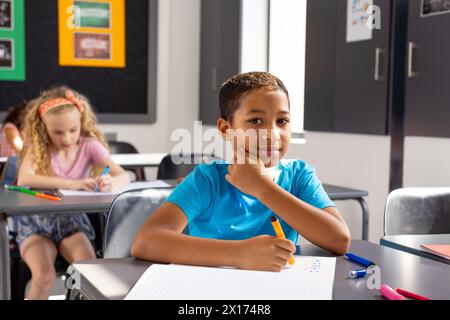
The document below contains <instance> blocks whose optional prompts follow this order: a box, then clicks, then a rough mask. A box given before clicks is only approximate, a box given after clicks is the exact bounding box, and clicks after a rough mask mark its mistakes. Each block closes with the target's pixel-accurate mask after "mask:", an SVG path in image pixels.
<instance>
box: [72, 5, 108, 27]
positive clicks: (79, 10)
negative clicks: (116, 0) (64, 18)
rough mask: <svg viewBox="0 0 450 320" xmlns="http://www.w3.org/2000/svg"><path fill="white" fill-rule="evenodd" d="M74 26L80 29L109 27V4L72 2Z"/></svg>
mask: <svg viewBox="0 0 450 320" xmlns="http://www.w3.org/2000/svg"><path fill="white" fill-rule="evenodd" d="M74 7H75V10H74V15H75V25H76V26H77V27H81V28H103V29H109V28H110V27H111V4H110V3H108V2H85V1H74Z"/></svg>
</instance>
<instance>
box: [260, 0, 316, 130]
mask: <svg viewBox="0 0 450 320" xmlns="http://www.w3.org/2000/svg"><path fill="white" fill-rule="evenodd" d="M306 10H307V0H270V4H269V57H268V61H269V63H268V65H269V68H268V69H269V72H270V73H272V74H274V75H276V76H277V77H279V78H280V79H281V80H282V81H283V83H284V84H285V85H286V87H287V88H288V90H289V95H290V99H291V124H292V132H293V133H296V135H294V137H299V136H300V135H299V134H300V133H302V132H303V114H304V113H303V105H304V100H305V52H306V51H305V49H306Z"/></svg>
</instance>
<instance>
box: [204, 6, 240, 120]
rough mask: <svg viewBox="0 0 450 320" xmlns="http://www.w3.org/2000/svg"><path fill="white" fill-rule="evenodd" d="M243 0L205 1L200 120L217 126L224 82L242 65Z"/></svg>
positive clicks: (237, 71)
mask: <svg viewBox="0 0 450 320" xmlns="http://www.w3.org/2000/svg"><path fill="white" fill-rule="evenodd" d="M241 15H242V6H241V0H203V1H202V2H201V57H200V60H201V67H200V119H201V120H202V121H203V123H204V124H209V125H215V124H216V121H217V118H218V117H219V90H220V86H221V84H222V83H223V82H224V81H225V80H227V79H228V78H230V77H232V76H233V75H235V74H237V73H239V71H240V69H241V67H240V65H241V58H240V57H241V48H240V44H241V42H240V39H241Z"/></svg>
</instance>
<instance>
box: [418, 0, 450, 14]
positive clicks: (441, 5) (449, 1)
mask: <svg viewBox="0 0 450 320" xmlns="http://www.w3.org/2000/svg"><path fill="white" fill-rule="evenodd" d="M445 13H450V0H422V12H421V15H422V17H429V16H434V15H437V14H445Z"/></svg>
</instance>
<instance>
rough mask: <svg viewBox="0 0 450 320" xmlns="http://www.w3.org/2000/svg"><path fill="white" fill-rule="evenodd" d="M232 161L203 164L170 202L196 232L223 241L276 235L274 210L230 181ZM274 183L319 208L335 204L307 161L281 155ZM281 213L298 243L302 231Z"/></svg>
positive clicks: (290, 236)
mask: <svg viewBox="0 0 450 320" xmlns="http://www.w3.org/2000/svg"><path fill="white" fill-rule="evenodd" d="M228 166H229V164H228V163H224V162H218V161H215V162H212V163H210V164H202V165H198V166H197V167H196V168H195V170H194V171H193V172H191V173H190V174H189V175H188V176H187V177H186V178H185V179H184V180H183V181H182V182H181V183H180V184H179V185H178V186H177V187H176V189H175V190H174V191H173V192H172V193H171V194H170V196H169V197H168V199H167V200H166V201H168V202H171V203H173V204H175V205H177V206H178V207H179V208H180V209H181V210H183V212H184V214H185V215H186V217H187V219H188V223H189V234H190V235H191V236H195V237H201V238H211V239H221V240H243V239H248V238H252V237H255V236H258V235H263V234H268V235H272V236H275V231H274V230H273V227H272V224H271V222H270V217H271V216H272V215H273V214H274V213H273V212H272V210H270V209H269V208H268V207H266V206H265V205H263V204H262V203H261V202H260V201H259V200H257V199H256V198H255V197H253V196H250V195H247V194H245V193H242V192H241V191H239V189H237V188H236V187H234V186H233V185H231V184H230V183H229V182H228V181H226V179H225V175H226V174H227V173H228ZM275 182H276V183H277V184H278V185H279V186H281V187H282V188H283V189H284V190H286V191H288V192H290V193H291V194H293V195H294V196H296V197H297V198H299V199H300V200H302V201H305V202H307V203H309V204H310V205H313V206H314V207H317V208H320V209H323V208H326V207H334V206H335V205H334V203H333V202H332V201H331V200H330V198H329V197H328V194H327V193H326V192H325V190H324V189H323V186H322V184H321V182H320V181H319V179H318V178H317V176H316V175H315V169H314V167H313V166H310V165H308V164H307V163H306V162H304V161H302V160H295V161H285V160H282V161H281V162H280V163H279V164H278V165H277V166H276V167H275ZM277 217H278V219H279V220H280V223H281V226H282V228H283V231H284V233H285V235H286V238H288V239H290V240H291V241H293V242H294V243H295V244H296V243H297V241H298V233H297V231H295V230H294V229H292V228H291V227H290V226H289V225H288V224H286V223H285V222H284V221H283V220H282V219H281V218H280V217H279V216H277Z"/></svg>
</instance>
